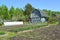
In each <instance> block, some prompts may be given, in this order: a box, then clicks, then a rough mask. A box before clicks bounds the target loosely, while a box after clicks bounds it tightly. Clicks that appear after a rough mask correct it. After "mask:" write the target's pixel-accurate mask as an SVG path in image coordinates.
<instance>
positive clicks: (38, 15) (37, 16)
mask: <svg viewBox="0 0 60 40" xmlns="http://www.w3.org/2000/svg"><path fill="white" fill-rule="evenodd" d="M47 20H48V16H47V14H46V13H45V12H44V11H42V10H38V9H34V10H33V11H32V12H31V15H30V21H31V22H32V23H37V22H47Z"/></svg>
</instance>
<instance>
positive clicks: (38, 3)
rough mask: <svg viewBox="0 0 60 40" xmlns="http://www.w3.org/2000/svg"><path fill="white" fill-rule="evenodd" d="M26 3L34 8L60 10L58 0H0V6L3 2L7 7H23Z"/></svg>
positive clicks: (59, 1)
mask: <svg viewBox="0 0 60 40" xmlns="http://www.w3.org/2000/svg"><path fill="white" fill-rule="evenodd" d="M27 3H30V4H31V5H32V6H33V7H35V8H36V9H47V10H53V11H60V0H0V6H1V5H2V4H3V5H6V6H7V7H8V8H9V9H10V8H11V6H14V8H17V7H19V8H24V7H25V5H26V4H27Z"/></svg>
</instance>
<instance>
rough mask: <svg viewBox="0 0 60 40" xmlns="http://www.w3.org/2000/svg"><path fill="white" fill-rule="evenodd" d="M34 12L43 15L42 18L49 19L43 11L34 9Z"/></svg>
mask: <svg viewBox="0 0 60 40" xmlns="http://www.w3.org/2000/svg"><path fill="white" fill-rule="evenodd" d="M33 11H39V12H40V14H41V17H48V16H47V14H46V13H45V12H44V11H42V10H38V9H34V10H33Z"/></svg>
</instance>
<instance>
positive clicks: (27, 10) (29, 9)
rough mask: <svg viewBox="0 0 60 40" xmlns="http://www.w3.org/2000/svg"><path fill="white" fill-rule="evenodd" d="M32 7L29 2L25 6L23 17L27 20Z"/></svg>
mask: <svg viewBox="0 0 60 40" xmlns="http://www.w3.org/2000/svg"><path fill="white" fill-rule="evenodd" d="M33 9H34V8H33V7H32V5H31V4H29V3H28V4H27V5H26V6H25V11H24V15H25V17H26V19H27V20H29V19H28V18H29V17H30V14H31V12H32V10H33Z"/></svg>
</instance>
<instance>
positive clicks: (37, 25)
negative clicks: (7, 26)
mask: <svg viewBox="0 0 60 40" xmlns="http://www.w3.org/2000/svg"><path fill="white" fill-rule="evenodd" d="M46 25H47V23H39V24H36V25H34V24H33V25H32V26H26V27H21V28H16V29H14V30H11V31H12V32H18V31H23V30H29V29H36V28H40V27H43V26H46Z"/></svg>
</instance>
